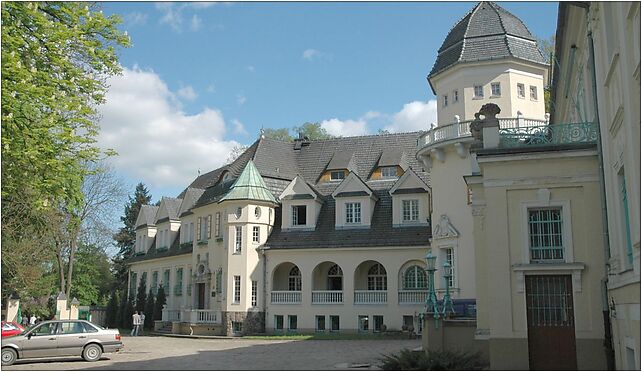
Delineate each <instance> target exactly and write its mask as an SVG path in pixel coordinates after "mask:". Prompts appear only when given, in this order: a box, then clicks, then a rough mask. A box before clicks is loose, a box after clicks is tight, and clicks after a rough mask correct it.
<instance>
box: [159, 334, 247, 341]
mask: <svg viewBox="0 0 642 372" xmlns="http://www.w3.org/2000/svg"><path fill="white" fill-rule="evenodd" d="M149 335H150V336H164V337H175V338H202V339H212V340H235V339H240V337H233V336H205V335H180V334H176V333H161V332H150V333H149Z"/></svg>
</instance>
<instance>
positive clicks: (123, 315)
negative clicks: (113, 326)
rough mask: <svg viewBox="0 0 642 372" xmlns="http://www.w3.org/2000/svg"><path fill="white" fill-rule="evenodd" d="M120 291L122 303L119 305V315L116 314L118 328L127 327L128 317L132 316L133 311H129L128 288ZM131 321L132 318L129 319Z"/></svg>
mask: <svg viewBox="0 0 642 372" xmlns="http://www.w3.org/2000/svg"><path fill="white" fill-rule="evenodd" d="M118 292H119V293H120V296H119V297H120V304H119V305H118V315H117V316H116V322H117V324H118V328H126V327H125V324H127V319H128V318H129V317H130V316H131V313H127V290H121V291H118ZM129 322H130V323H131V320H130V321H129Z"/></svg>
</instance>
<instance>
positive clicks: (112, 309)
mask: <svg viewBox="0 0 642 372" xmlns="http://www.w3.org/2000/svg"><path fill="white" fill-rule="evenodd" d="M118 302H119V301H118V291H117V290H115V289H114V290H112V291H111V295H110V296H109V302H108V303H107V316H106V319H105V323H106V325H107V327H110V328H113V327H118Z"/></svg>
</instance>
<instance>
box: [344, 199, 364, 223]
mask: <svg viewBox="0 0 642 372" xmlns="http://www.w3.org/2000/svg"><path fill="white" fill-rule="evenodd" d="M349 223H351V224H358V223H361V203H346V224H349Z"/></svg>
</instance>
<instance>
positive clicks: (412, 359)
mask: <svg viewBox="0 0 642 372" xmlns="http://www.w3.org/2000/svg"><path fill="white" fill-rule="evenodd" d="M379 367H380V368H381V369H383V370H384V371H453V370H460V371H461V370H463V371H479V370H483V369H487V368H488V362H487V361H486V360H485V359H484V358H483V357H482V356H481V354H480V353H466V352H459V351H429V352H428V353H425V352H423V351H411V350H408V349H403V350H401V352H400V353H399V354H391V355H384V357H383V358H381V363H380V364H379Z"/></svg>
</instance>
